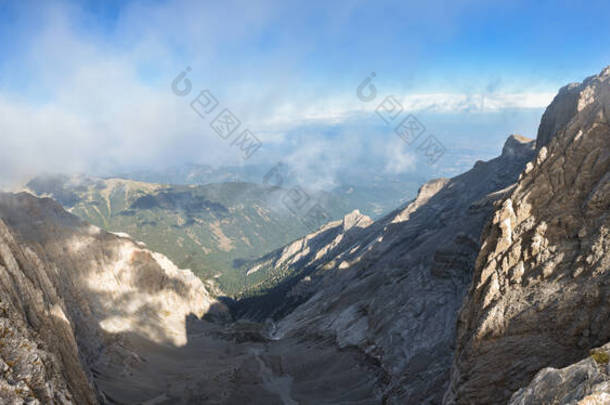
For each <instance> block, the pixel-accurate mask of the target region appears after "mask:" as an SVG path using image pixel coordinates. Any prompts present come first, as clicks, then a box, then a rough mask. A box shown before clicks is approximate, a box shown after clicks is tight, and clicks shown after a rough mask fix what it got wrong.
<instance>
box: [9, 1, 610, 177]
mask: <svg viewBox="0 0 610 405" xmlns="http://www.w3.org/2000/svg"><path fill="white" fill-rule="evenodd" d="M229 3H230V4H226V5H225V4H223V5H220V4H215V3H194V2H189V1H161V2H154V3H151V4H146V5H145V4H144V3H143V2H139V1H128V2H114V1H111V2H103V4H98V2H93V1H81V2H78V1H51V2H44V3H36V2H28V1H25V2H19V3H12V2H8V1H0V33H1V35H0V51H1V52H2V54H3V55H4V56H3V57H0V116H1V117H2V119H1V120H0V132H2V134H3V141H2V144H3V145H2V148H0V159H2V161H3V162H4V164H5V165H4V166H5V168H4V171H3V175H2V176H1V178H0V187H5V188H6V187H9V188H10V187H14V186H17V185H20V184H23V183H24V182H25V181H27V180H28V179H29V178H31V177H33V176H35V175H39V174H42V173H66V174H70V173H85V174H90V175H102V176H112V175H116V174H118V173H121V172H125V171H130V170H135V169H147V168H148V169H150V170H152V169H158V168H164V167H172V166H176V165H183V164H186V163H196V164H206V165H211V166H213V167H227V166H246V167H247V166H248V165H268V166H269V167H272V166H273V165H274V164H275V163H276V162H278V161H285V162H289V163H290V164H291V165H292V166H293V167H295V168H296V170H298V171H299V173H301V176H302V177H303V178H304V179H305V181H307V182H308V183H311V185H312V187H318V186H319V187H321V188H325V187H328V186H329V185H332V184H335V183H340V182H341V179H338V178H337V173H338V172H339V171H342V170H343V171H349V170H351V169H358V170H361V169H362V168H363V167H366V168H368V169H369V170H370V171H374V172H377V173H379V174H380V175H382V176H393V175H409V174H410V173H412V174H413V175H415V174H417V175H421V174H424V176H425V177H436V176H451V175H455V174H458V173H459V172H461V171H464V170H465V169H466V168H468V167H471V166H472V164H474V162H475V161H476V160H479V159H490V158H492V157H494V156H496V155H497V154H498V153H499V151H500V150H501V148H502V144H503V143H504V141H505V139H506V138H507V137H508V136H509V135H510V134H511V133H520V134H523V135H525V136H528V137H532V138H533V137H535V136H536V130H537V125H538V122H539V120H540V117H541V115H542V113H543V111H544V108H545V107H546V105H548V103H549V102H550V101H551V100H552V98H553V97H554V95H555V94H556V92H557V90H558V89H559V88H560V87H561V86H563V85H565V84H567V83H569V82H574V81H581V80H582V79H584V78H585V77H587V76H589V75H592V74H596V73H598V72H599V71H600V70H601V68H602V67H603V66H605V65H607V64H608V61H609V60H610V57H609V56H610V49H609V47H608V46H607V45H603V46H600V44H598V43H597V42H599V41H603V38H607V36H608V35H607V34H608V30H609V28H608V25H607V24H605V23H603V21H602V20H603V16H604V13H603V12H599V13H596V12H594V11H595V9H596V8H599V11H604V10H605V5H604V4H603V2H599V3H598V2H593V3H588V4H587V5H586V6H584V5H579V4H578V3H576V2H566V3H565V4H564V7H561V8H554V7H549V4H547V5H546V6H545V5H544V4H536V5H531V4H529V3H526V2H497V3H495V4H494V5H490V4H487V2H482V1H464V2H457V3H450V4H449V5H447V4H445V3H444V2H440V1H433V2H427V3H426V4H425V5H413V4H406V3H403V2H395V1H387V2H384V5H383V7H382V6H381V5H378V4H372V3H366V2H361V1H344V2H336V3H332V4H325V3H321V2H320V3H318V2H314V3H310V4H308V5H307V6H306V5H304V4H301V3H299V2H283V3H282V4H280V5H277V4H274V3H272V2H267V1H259V2H256V3H250V2H239V1H236V2H229ZM543 3H544V2H543ZM34 4H36V5H37V7H31V6H32V5H34ZM526 9H527V12H524V11H525V10H526ZM579 16H580V17H582V18H579ZM585 16H586V18H588V19H591V18H593V19H599V23H598V24H595V23H594V22H590V23H586V24H585V23H584V18H585ZM565 24H571V26H572V28H571V29H570V30H569V31H567V30H563V29H562V26H563V25H565ZM492 34H493V35H492ZM596 38H597V39H596ZM498 41H500V42H498ZM547 44H549V46H547ZM551 45H553V46H551ZM555 45H558V46H555ZM523 60H527V63H523ZM474 61H476V63H475V62H474ZM181 72H186V73H187V75H186V79H187V80H189V81H190V91H189V92H188V94H187V95H177V93H176V91H175V90H176V89H178V90H185V82H184V81H183V80H177V76H179V75H180V73H181ZM367 77H368V78H370V79H371V81H370V83H368V82H363V81H365V80H366V79H367ZM174 81H176V83H177V87H176V84H173V82H174ZM369 84H370V85H372V86H374V90H375V92H376V94H375V97H373V98H372V99H371V100H369V99H367V97H368V96H369V95H371V94H369V91H370V90H371V88H369ZM202 91H206V93H205V95H204V96H203V98H202V96H201V94H203V93H201V92H202ZM185 92H186V90H185ZM359 94H360V96H359ZM363 94H364V97H361V96H362V95H363ZM390 96H392V97H394V100H396V101H398V102H399V103H400V105H401V109H402V114H401V115H400V116H399V117H398V119H397V120H395V121H393V122H392V123H390V124H388V123H385V122H384V121H383V120H382V118H381V117H380V116H379V115H378V114H377V113H376V111H377V110H378V108H379V106H380V105H381V103H383V102H385V100H386V99H387V97H390ZM204 99H205V100H207V101H210V100H214V103H215V104H216V108H215V109H214V110H213V111H212V112H210V114H209V115H206V116H203V115H202V114H198V113H197V112H196V111H195V110H194V107H195V108H196V107H197V105H195V106H193V105H192V103H194V102H195V100H198V101H199V102H201V101H202V100H203V101H205V100H204ZM202 105H203V104H199V105H198V106H199V107H200V108H201V106H202ZM208 106H209V107H210V108H211V107H212V105H211V104H209V105H208ZM225 109H227V110H228V111H230V113H231V114H232V116H233V118H235V119H237V120H238V121H239V122H240V125H239V127H238V128H237V129H235V132H234V133H232V134H230V135H227V139H223V138H222V137H221V136H219V135H220V134H218V133H216V132H215V131H214V130H213V128H211V126H210V123H211V122H212V121H213V120H214V119H215V117H216V116H217V115H218V114H220V113H221V112H223V111H226V110H225ZM200 112H201V111H200ZM409 114H411V115H413V116H414V117H416V119H417V120H418V121H419V122H420V123H421V125H422V126H423V127H424V129H425V131H424V133H423V135H422V136H421V137H420V138H419V139H418V140H417V142H413V143H408V142H405V141H404V140H403V139H401V138H400V137H399V136H397V133H396V132H395V128H396V125H397V124H398V123H399V122H400V121H401V120H402V119H403V117H406V116H408V115H409ZM246 129H247V130H249V131H250V134H252V136H253V137H255V138H251V139H257V140H258V141H257V142H260V144H259V145H260V146H259V147H256V148H254V147H252V148H250V150H249V152H254V153H252V154H251V155H249V156H246V155H248V153H244V151H243V150H241V149H240V140H239V137H240V136H241V134H242V131H244V130H246ZM428 136H433V137H434V139H435V140H436V141H438V142H439V144H440V145H441V146H442V148H443V149H444V153H443V154H442V155H443V156H442V158H440V159H437V160H435V161H434V162H428V161H427V160H426V158H425V156H423V154H422V153H421V150H422V149H421V148H420V149H419V151H418V145H421V144H422V142H425V141H426V139H427V137H428ZM242 140H243V139H242ZM241 146H245V144H243V143H241ZM245 158H247V159H245ZM318 183H319V184H318Z"/></svg>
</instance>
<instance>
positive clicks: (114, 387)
mask: <svg viewBox="0 0 610 405" xmlns="http://www.w3.org/2000/svg"><path fill="white" fill-rule="evenodd" d="M187 324H188V337H189V341H188V343H187V344H186V345H185V346H183V347H175V346H170V345H167V346H165V345H158V344H155V343H151V342H150V341H147V340H144V339H142V338H139V337H136V336H135V335H132V336H128V337H126V339H125V340H124V341H125V342H127V343H126V346H129V347H125V350H126V351H128V352H129V351H131V350H130V347H131V348H137V351H138V353H139V355H135V354H133V353H132V354H131V355H129V354H127V355H125V356H120V358H119V357H115V358H111V359H108V358H107V357H106V358H105V362H104V363H103V364H97V365H96V367H95V368H94V379H95V383H96V384H97V388H98V390H99V392H100V393H102V394H103V395H104V396H105V401H106V402H107V403H109V404H135V403H142V404H146V405H153V404H154V405H166V404H167V405H169V404H192V403H205V404H266V405H273V404H278V405H295V404H335V405H338V404H353V405H367V404H370V405H373V404H379V403H380V401H381V396H382V393H381V392H379V389H378V387H380V385H382V382H383V380H384V379H383V374H382V373H381V372H380V371H379V370H380V369H379V368H378V367H377V366H375V364H374V363H373V362H372V361H371V360H370V359H368V358H367V357H365V356H364V355H363V354H362V353H361V352H359V351H357V350H349V349H348V350H342V351H337V349H336V347H334V345H332V342H328V341H324V340H322V339H320V340H319V341H316V342H312V341H311V340H308V341H306V342H305V341H299V340H298V339H295V338H288V339H285V340H284V339H282V340H271V339H268V338H266V337H265V336H264V333H263V331H262V326H261V325H260V324H254V323H241V322H238V323H235V324H230V325H219V324H215V323H211V322H208V321H201V320H190V319H189V321H188V322H187ZM371 377H373V378H371Z"/></svg>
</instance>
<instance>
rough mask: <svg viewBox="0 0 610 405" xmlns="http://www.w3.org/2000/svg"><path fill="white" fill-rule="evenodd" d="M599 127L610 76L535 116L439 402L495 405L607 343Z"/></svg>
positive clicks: (606, 111)
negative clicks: (532, 140)
mask: <svg viewBox="0 0 610 405" xmlns="http://www.w3.org/2000/svg"><path fill="white" fill-rule="evenodd" d="M609 119H610V68H606V69H605V70H604V71H603V72H602V73H601V74H599V75H597V76H593V77H590V78H588V79H587V80H585V81H584V82H583V83H582V84H573V85H569V86H567V87H565V88H564V89H562V90H561V91H560V92H559V94H558V95H557V97H556V98H555V100H554V101H553V103H552V104H551V105H550V106H549V108H548V109H547V111H546V113H545V114H544V117H543V119H542V122H541V125H540V129H539V134H538V138H537V157H536V159H535V160H534V161H532V162H531V163H529V164H528V165H527V167H526V169H525V171H524V173H523V174H522V176H521V178H520V180H519V183H518V185H517V187H516V188H515V189H514V190H512V191H511V193H510V195H509V196H508V198H506V199H505V200H504V201H503V202H502V204H501V206H499V207H498V209H497V211H496V212H495V214H494V217H493V220H492V221H491V223H490V224H489V225H488V227H487V229H486V231H485V236H484V239H483V244H482V248H481V252H480V253H479V256H478V258H477V262H476V266H475V273H474V279H473V283H472V287H471V290H470V292H469V294H468V298H467V300H466V302H465V303H464V307H463V309H462V311H461V315H460V317H459V324H458V331H459V332H458V339H457V349H456V350H457V353H456V357H455V365H454V367H453V370H452V375H451V386H450V389H449V391H448V392H447V396H446V398H445V400H446V401H445V402H446V403H460V404H471V403H502V402H505V401H507V400H508V399H509V398H510V397H511V394H512V393H513V392H515V391H516V390H518V389H519V388H521V387H524V386H526V385H527V384H528V383H529V382H530V380H531V379H532V378H533V377H534V375H535V374H536V373H537V372H538V371H539V370H540V369H542V368H544V367H554V368H561V367H565V366H567V365H569V364H572V363H574V362H576V361H578V360H580V359H582V358H583V357H585V356H587V354H588V351H589V349H591V348H593V347H596V346H600V345H602V344H605V343H606V342H607V341H608V340H610V323H609V322H608V319H609V317H610V299H609V298H610V254H609V252H610V216H609V213H610V122H609ZM547 374H548V373H547ZM551 374H552V375H555V376H556V375H557V373H555V374H553V373H551ZM546 378H552V379H555V378H556V377H544V376H542V377H541V376H540V375H539V377H538V378H537V380H536V381H535V382H534V385H536V384H538V383H540V381H541V379H546ZM560 391H561V390H560ZM560 391H558V394H557V395H558V397H560V396H561V395H560V394H561V392H560ZM529 397H531V396H529V394H527V393H524V392H523V391H522V392H521V394H520V396H518V398H525V399H524V400H526V399H527V398H529ZM541 403H542V402H541Z"/></svg>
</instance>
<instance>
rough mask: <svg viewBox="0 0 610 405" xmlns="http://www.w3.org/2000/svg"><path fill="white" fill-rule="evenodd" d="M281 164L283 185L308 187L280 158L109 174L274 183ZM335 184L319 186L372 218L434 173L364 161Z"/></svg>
mask: <svg viewBox="0 0 610 405" xmlns="http://www.w3.org/2000/svg"><path fill="white" fill-rule="evenodd" d="M278 166H281V167H282V168H283V170H284V173H283V176H284V177H283V184H282V187H284V188H290V187H292V186H299V187H302V188H305V189H311V188H312V187H311V185H310V184H308V183H309V182H308V179H303V178H300V177H299V175H300V173H298V170H296V169H295V168H292V167H291V166H290V165H289V164H284V163H281V162H278V163H274V164H270V165H261V164H251V165H247V166H223V167H218V168H216V167H212V166H209V165H203V164H192V163H187V164H183V165H179V166H173V167H169V168H165V169H140V170H132V171H124V172H119V173H116V174H115V175H113V176H112V177H117V178H123V179H130V180H136V181H141V182H146V183H157V184H174V185H205V184H217V183H234V182H238V183H244V182H245V183H251V184H259V185H277V184H276V183H274V180H273V179H271V180H270V179H269V176H270V175H271V174H273V173H274V170H276V168H277V167H278ZM334 175H335V179H334V182H333V183H334V184H333V185H330V186H328V187H326V188H324V189H322V190H320V189H316V190H315V191H325V192H327V193H334V194H336V195H337V197H338V198H340V199H342V200H343V201H344V202H345V205H346V207H348V208H349V211H351V210H354V209H358V210H359V211H360V212H362V213H363V214H365V215H368V216H370V217H371V218H378V217H380V216H382V215H383V214H386V213H387V212H389V211H391V210H392V209H394V208H396V206H398V205H400V204H403V203H405V202H407V201H408V200H410V199H412V198H414V197H415V195H416V194H417V189H418V188H419V186H420V185H421V184H423V183H424V182H425V181H427V180H429V179H430V177H431V176H433V175H434V173H433V172H430V171H429V168H424V169H423V170H420V171H418V172H414V173H411V172H408V173H404V174H399V175H392V174H388V173H385V172H384V171H383V169H382V168H372V167H366V165H363V167H362V168H359V169H355V168H352V169H342V170H339V171H337V172H336V173H334Z"/></svg>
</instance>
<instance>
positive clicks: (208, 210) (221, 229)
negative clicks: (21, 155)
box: [26, 176, 348, 295]
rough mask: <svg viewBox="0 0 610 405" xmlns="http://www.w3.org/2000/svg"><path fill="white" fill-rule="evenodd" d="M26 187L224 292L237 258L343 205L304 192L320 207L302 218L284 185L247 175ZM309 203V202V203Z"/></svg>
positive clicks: (79, 179) (39, 182) (337, 214)
mask: <svg viewBox="0 0 610 405" xmlns="http://www.w3.org/2000/svg"><path fill="white" fill-rule="evenodd" d="M26 188H27V189H28V190H29V191H31V192H32V193H33V194H35V195H37V196H48V197H51V198H53V199H55V200H57V201H58V202H59V203H61V204H62V205H63V206H64V207H65V208H66V209H68V210H69V211H70V212H71V213H73V214H75V215H77V216H78V217H80V218H81V219H83V220H86V221H88V222H90V223H92V224H94V225H97V226H99V227H101V228H102V229H105V230H107V231H111V232H115V233H119V234H120V233H127V234H129V235H130V236H132V237H134V238H135V239H137V240H139V241H142V242H144V243H145V244H146V245H147V246H148V247H150V248H151V249H154V250H156V251H159V252H161V253H163V254H165V255H167V256H168V257H169V258H170V259H172V260H173V261H174V262H175V263H176V264H177V265H178V266H180V267H181V268H188V269H191V270H192V271H193V272H194V273H195V274H197V275H198V276H199V277H201V278H202V279H204V280H206V279H215V280H217V281H218V283H219V284H220V286H221V288H222V290H223V291H224V292H225V293H226V294H230V295H232V294H235V293H237V292H238V291H241V290H243V289H244V288H246V287H247V282H250V281H249V280H248V279H246V277H245V274H244V273H243V272H242V271H241V270H240V264H241V263H243V262H245V261H248V260H251V259H253V258H256V257H258V256H259V255H260V253H261V252H268V251H271V250H273V249H276V248H278V247H280V246H282V245H284V244H286V243H288V242H290V241H292V240H294V239H297V238H299V237H300V236H302V235H304V234H307V233H309V232H311V231H313V230H315V229H317V228H318V227H319V226H321V225H323V224H324V223H325V222H327V221H329V220H333V219H337V218H341V217H343V215H344V214H345V213H346V212H347V210H348V208H347V207H346V204H345V202H344V201H342V200H341V199H340V198H338V197H337V196H336V195H333V194H331V193H320V192H318V193H308V194H307V197H308V198H309V199H310V200H311V201H317V202H318V204H319V205H320V207H322V209H323V215H322V216H321V217H320V218H318V222H316V221H315V220H314V221H313V222H312V221H308V217H307V211H306V208H304V209H303V210H301V211H297V210H296V208H295V205H297V204H299V203H300V201H296V202H295V200H294V199H295V198H297V197H302V196H300V195H292V194H291V192H290V190H286V189H283V188H279V187H272V186H262V185H256V184H249V183H223V184H206V185H171V186H170V185H163V184H157V183H146V182H138V181H132V180H125V179H100V178H92V177H84V176H75V177H67V176H46V177H38V178H35V179H33V180H32V181H30V182H29V183H28V184H27V186H26ZM309 205H312V203H310V204H309Z"/></svg>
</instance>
